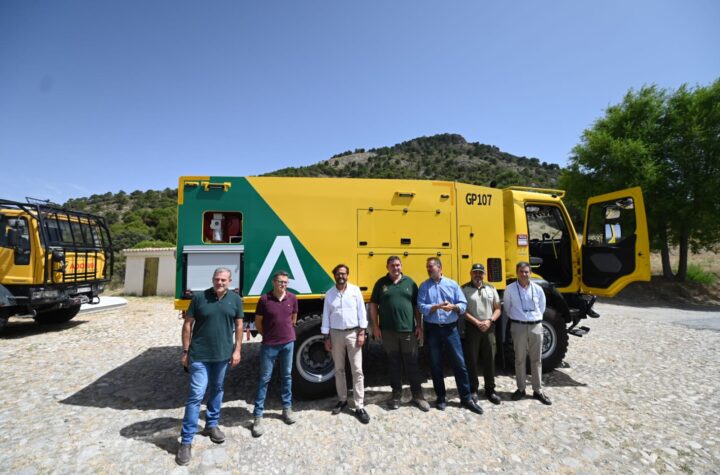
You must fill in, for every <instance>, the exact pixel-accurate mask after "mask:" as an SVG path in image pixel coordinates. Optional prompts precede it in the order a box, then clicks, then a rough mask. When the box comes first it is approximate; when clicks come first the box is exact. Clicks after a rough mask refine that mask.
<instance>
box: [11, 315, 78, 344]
mask: <svg viewBox="0 0 720 475" xmlns="http://www.w3.org/2000/svg"><path fill="white" fill-rule="evenodd" d="M83 323H87V320H70V321H69V322H65V323H54V324H49V323H48V324H42V325H41V324H39V323H36V322H35V321H34V320H32V319H23V320H16V321H13V320H10V322H8V324H7V325H6V326H5V327H3V329H2V330H1V331H0V339H7V340H12V339H16V338H25V337H28V336H34V335H40V334H44V333H54V332H61V331H66V330H71V329H73V328H75V327H77V326H80V325H82V324H83Z"/></svg>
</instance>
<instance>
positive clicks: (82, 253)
mask: <svg viewBox="0 0 720 475" xmlns="http://www.w3.org/2000/svg"><path fill="white" fill-rule="evenodd" d="M112 266H113V252H112V245H111V242H110V233H109V232H108V229H107V226H106V224H105V220H104V219H103V218H101V217H99V216H95V215H92V214H88V213H82V212H78V211H71V210H67V209H64V208H62V207H60V206H58V205H53V204H50V203H47V202H41V201H37V200H29V201H28V203H20V202H15V201H9V200H0V327H2V326H4V325H5V324H6V323H7V322H8V319H9V318H10V317H12V316H19V317H21V316H25V317H32V318H34V319H35V320H36V321H37V322H39V323H62V322H66V321H68V320H70V319H72V318H73V317H74V316H75V315H77V313H78V311H79V310H80V306H81V305H82V304H83V303H97V302H99V295H100V293H101V292H102V291H103V289H104V285H105V283H106V282H108V281H109V280H110V278H111V276H112Z"/></svg>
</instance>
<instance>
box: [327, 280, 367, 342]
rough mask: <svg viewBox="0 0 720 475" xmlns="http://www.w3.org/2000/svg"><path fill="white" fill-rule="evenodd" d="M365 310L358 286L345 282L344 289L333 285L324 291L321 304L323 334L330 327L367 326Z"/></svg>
mask: <svg viewBox="0 0 720 475" xmlns="http://www.w3.org/2000/svg"><path fill="white" fill-rule="evenodd" d="M367 326H368V321H367V312H366V311H365V301H364V300H363V296H362V293H361V292H360V287H358V286H357V285H353V284H351V283H347V284H346V287H345V290H344V291H342V292H341V291H339V290H338V289H337V287H335V286H334V285H333V286H332V287H331V288H330V289H329V290H328V291H327V292H326V293H325V303H324V304H323V316H322V325H321V326H320V332H321V333H322V334H323V335H327V334H328V333H330V329H331V328H333V329H335V330H347V329H348V328H367Z"/></svg>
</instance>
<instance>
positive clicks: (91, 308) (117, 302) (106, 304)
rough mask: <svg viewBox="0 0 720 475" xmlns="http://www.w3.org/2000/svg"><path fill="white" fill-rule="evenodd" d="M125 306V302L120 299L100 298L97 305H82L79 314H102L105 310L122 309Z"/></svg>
mask: <svg viewBox="0 0 720 475" xmlns="http://www.w3.org/2000/svg"><path fill="white" fill-rule="evenodd" d="M125 305H127V300H125V299H124V298H122V297H100V303H98V304H95V305H90V304H83V305H82V306H81V307H80V313H95V312H103V311H105V310H112V309H115V308H120V307H124V306H125Z"/></svg>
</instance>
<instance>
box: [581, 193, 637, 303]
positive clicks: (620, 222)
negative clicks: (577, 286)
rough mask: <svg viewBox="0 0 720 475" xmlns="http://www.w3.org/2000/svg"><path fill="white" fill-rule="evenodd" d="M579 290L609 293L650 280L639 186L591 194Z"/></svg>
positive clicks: (606, 294) (608, 295) (602, 294)
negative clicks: (602, 193) (633, 283)
mask: <svg viewBox="0 0 720 475" xmlns="http://www.w3.org/2000/svg"><path fill="white" fill-rule="evenodd" d="M581 272H582V290H583V292H587V293H592V294H595V295H600V296H603V297H612V296H614V295H616V294H617V293H618V292H620V291H621V290H622V289H624V288H625V286H627V285H628V284H629V283H631V282H636V281H649V280H650V242H649V239H648V231H647V219H646V217H645V203H644V201H643V197H642V190H641V189H640V188H628V189H627V190H621V191H616V192H613V193H608V194H605V195H600V196H593V197H592V198H590V199H589V200H588V201H587V206H586V208H585V228H584V229H583V243H582V270H581Z"/></svg>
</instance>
